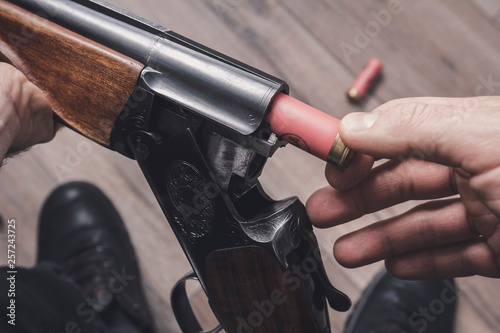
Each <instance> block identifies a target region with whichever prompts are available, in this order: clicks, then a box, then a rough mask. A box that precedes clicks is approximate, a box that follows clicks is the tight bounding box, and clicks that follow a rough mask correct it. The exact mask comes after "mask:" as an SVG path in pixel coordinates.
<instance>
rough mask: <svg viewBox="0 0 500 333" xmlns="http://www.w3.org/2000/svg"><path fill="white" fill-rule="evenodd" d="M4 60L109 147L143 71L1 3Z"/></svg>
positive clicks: (61, 113)
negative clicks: (115, 127)
mask: <svg viewBox="0 0 500 333" xmlns="http://www.w3.org/2000/svg"><path fill="white" fill-rule="evenodd" d="M0 22H2V23H1V24H0V56H1V58H2V59H3V60H4V61H7V62H9V63H11V64H12V65H14V66H15V67H17V68H18V69H19V70H20V71H22V72H23V73H24V74H25V75H26V76H27V77H28V79H29V80H30V81H31V82H33V83H34V84H36V85H37V86H38V87H39V88H40V89H41V90H42V91H44V92H45V93H46V94H47V95H48V97H49V99H50V101H51V104H52V107H53V109H54V112H55V113H56V114H57V116H58V117H59V118H60V119H61V120H62V122H63V123H64V124H65V125H67V126H68V127H71V128H73V129H74V130H76V131H77V132H79V133H81V134H83V135H84V136H86V137H88V138H90V139H92V140H93V141H96V142H97V143H99V144H101V145H104V146H106V147H109V137H110V134H111V129H112V127H113V124H114V122H115V120H116V118H117V117H118V115H119V114H120V112H121V111H122V110H123V107H124V106H125V104H126V103H127V101H128V99H129V98H130V96H131V94H132V91H133V89H134V87H135V86H136V84H137V80H138V78H139V75H140V72H141V70H142V69H143V68H144V65H143V64H141V63H139V62H137V61H135V60H133V59H131V58H128V57H126V56H124V55H122V54H119V53H117V52H115V51H113V50H111V49H109V48H107V47H105V46H103V45H100V44H97V43H95V42H93V41H91V40H89V39H87V38H85V37H82V36H80V35H78V34H75V33H73V32H71V31H69V30H67V29H65V28H63V27H61V26H59V25H57V24H55V23H52V22H50V21H48V20H46V19H43V18H41V17H39V16H37V15H35V14H33V13H30V12H28V11H26V10H24V9H21V8H19V7H17V6H15V5H13V4H11V3H9V2H6V1H3V0H2V1H0Z"/></svg>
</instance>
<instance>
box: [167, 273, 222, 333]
mask: <svg viewBox="0 0 500 333" xmlns="http://www.w3.org/2000/svg"><path fill="white" fill-rule="evenodd" d="M188 280H195V281H198V282H199V279H198V276H196V274H195V273H194V272H190V273H188V274H186V275H185V276H184V277H183V278H182V279H180V280H179V281H177V283H176V284H175V285H174V287H173V288H172V293H171V294H170V302H171V304H172V310H173V312H174V316H175V319H176V320H177V323H178V324H179V327H180V328H181V330H182V332H183V333H217V332H219V331H220V330H222V326H221V325H218V326H217V327H216V328H214V329H212V330H210V331H203V329H202V328H201V325H200V323H199V322H198V319H197V318H196V316H195V314H194V312H193V308H192V307H191V303H190V302H189V298H188V296H187V292H186V282H187V281H188Z"/></svg>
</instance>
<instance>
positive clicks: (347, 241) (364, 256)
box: [334, 199, 478, 268]
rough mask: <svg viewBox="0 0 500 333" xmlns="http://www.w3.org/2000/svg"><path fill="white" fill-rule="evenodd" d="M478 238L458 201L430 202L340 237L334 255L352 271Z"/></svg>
mask: <svg viewBox="0 0 500 333" xmlns="http://www.w3.org/2000/svg"><path fill="white" fill-rule="evenodd" d="M477 237H478V235H477V234H476V233H475V232H474V231H473V230H471V228H470V225H469V223H468V220H467V211H466V210H465V207H464V206H463V204H462V202H461V201H460V200H459V199H450V200H442V201H433V202H428V203H425V204H422V205H420V206H417V207H415V208H414V209H412V210H410V211H408V212H406V213H405V214H402V215H400V216H396V217H393V218H390V219H388V220H384V221H380V222H377V223H374V224H372V225H369V226H367V227H365V228H363V229H360V230H358V231H356V232H353V233H351V234H348V235H345V236H342V237H341V238H339V239H338V240H337V242H336V243H335V245H334V254H335V257H336V258H337V260H338V262H339V263H340V264H342V265H343V266H346V267H350V268H352V267H359V266H364V265H368V264H371V263H374V262H377V261H380V260H383V259H387V258H391V257H394V256H396V255H400V254H404V253H408V252H412V251H416V250H420V249H425V248H429V247H436V246H440V245H447V244H454V243H458V242H463V241H465V240H470V239H473V238H477Z"/></svg>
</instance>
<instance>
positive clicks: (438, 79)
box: [0, 0, 500, 333]
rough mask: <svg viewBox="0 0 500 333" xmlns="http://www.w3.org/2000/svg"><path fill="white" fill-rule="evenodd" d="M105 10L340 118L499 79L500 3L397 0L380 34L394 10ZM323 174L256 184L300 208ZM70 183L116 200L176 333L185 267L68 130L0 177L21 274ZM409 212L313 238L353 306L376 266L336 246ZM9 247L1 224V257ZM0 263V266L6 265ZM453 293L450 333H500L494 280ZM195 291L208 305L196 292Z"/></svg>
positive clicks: (270, 173) (273, 170)
mask: <svg viewBox="0 0 500 333" xmlns="http://www.w3.org/2000/svg"><path fill="white" fill-rule="evenodd" d="M110 2H112V3H113V4H115V5H117V6H120V7H122V8H125V9H127V10H129V11H131V12H133V13H135V14H137V15H139V16H143V17H145V18H148V19H150V20H152V21H154V22H157V23H159V24H162V25H164V26H167V27H169V28H171V29H173V30H175V31H176V32H178V33H181V34H183V35H185V36H187V37H190V38H192V39H194V40H197V41H198V42H201V43H203V44H206V45H208V46H210V47H212V48H215V49H217V50H219V51H221V52H224V53H226V54H228V55H231V56H233V57H235V58H237V59H239V60H241V61H243V62H246V63H248V64H251V65H253V66H255V67H257V68H260V69H262V70H264V71H267V72H269V73H271V74H274V75H276V76H278V77H280V78H283V79H285V80H286V81H288V82H289V83H290V85H291V87H292V95H293V96H295V97H297V98H299V99H301V100H303V101H305V102H307V103H310V104H312V105H314V106H315V107H317V108H320V109H322V110H324V111H326V112H328V113H330V114H332V115H334V116H336V117H343V116H344V115H345V114H347V113H349V112H353V111H370V110H371V109H373V108H374V107H376V106H378V105H380V104H381V103H383V102H386V101H389V100H391V99H394V98H400V97H410V96H449V97H461V96H474V95H475V94H476V91H477V90H478V87H480V86H481V85H482V84H483V82H485V81H488V79H489V80H493V81H494V82H499V81H500V66H499V61H498V59H499V57H500V0H420V1H411V0H401V4H402V8H401V11H400V12H399V13H397V14H392V15H391V16H390V17H385V18H384V19H385V20H386V21H385V22H382V23H384V24H383V26H381V25H380V24H376V23H374V22H377V21H376V19H375V17H374V16H373V15H374V14H375V13H378V12H380V11H382V10H388V9H391V7H390V3H393V2H394V1H392V0H391V1H389V0H378V1H375V0H358V1H348V0H308V1H304V0H162V1H158V0H141V1H137V0H112V1H110ZM396 2H397V1H396ZM386 23H387V24H386ZM377 27H379V29H376V28H377ZM365 28H367V29H372V30H369V33H370V34H371V36H372V37H369V38H368V39H367V40H364V41H363V42H364V44H366V45H362V46H363V47H362V48H359V47H358V49H357V50H356V53H353V54H352V55H351V56H350V57H346V55H345V54H344V52H343V51H342V48H341V43H346V44H349V45H351V46H355V45H356V44H355V38H356V33H357V32H356V31H357V29H363V30H364V29H365ZM346 44H343V45H344V46H345V45H346ZM358 46H359V45H358ZM372 56H376V57H379V58H380V59H382V60H383V61H384V63H385V64H386V69H385V79H384V80H383V82H381V84H380V85H379V86H378V88H377V89H376V91H375V94H374V95H372V96H370V98H368V99H367V100H366V102H365V103H364V104H363V105H361V106H353V105H350V104H348V103H347V102H346V98H345V91H346V89H347V88H348V85H349V84H350V82H351V81H352V80H353V78H354V76H355V74H356V73H357V72H358V71H359V70H360V69H361V68H362V67H363V65H364V63H365V62H366V60H367V59H368V58H369V57H372ZM490 88H491V91H488V90H487V89H486V88H481V89H480V90H481V93H483V94H490V93H491V94H497V95H498V94H500V88H499V87H498V85H497V86H494V87H490ZM290 166H293V167H290ZM323 170H324V163H323V162H321V161H318V160H316V159H315V158H312V157H310V156H307V155H306V154H303V153H302V152H300V151H298V150H296V149H295V148H294V147H287V148H284V149H281V150H280V151H279V152H278V153H277V154H276V155H275V157H274V158H272V159H271V160H270V161H269V163H268V165H267V167H266V169H265V173H264V175H263V176H262V183H263V184H264V187H265V188H266V189H267V191H268V192H269V193H270V194H271V195H272V196H273V197H275V198H283V197H286V196H290V195H297V196H299V197H300V198H301V199H302V200H304V201H305V200H306V199H307V198H308V196H309V195H310V194H311V193H312V192H313V191H314V190H316V189H317V188H320V187H322V186H325V185H326V181H325V179H324V176H323ZM69 180H87V181H90V182H92V183H94V184H96V185H98V186H100V187H101V188H102V189H103V191H105V192H106V193H107V194H108V195H109V196H110V197H111V198H112V200H113V201H114V203H115V204H116V206H117V208H118V210H119V211H120V213H121V214H122V216H123V218H124V220H125V222H126V224H127V227H128V229H129V231H130V233H131V236H132V239H133V242H134V245H135V247H136V249H137V252H138V255H139V258H140V263H141V268H142V271H143V275H144V284H145V289H146V292H147V296H148V298H149V301H150V303H151V306H152V309H153V311H154V315H155V317H156V324H157V327H158V329H159V330H158V331H159V332H180V330H179V328H178V326H177V324H176V322H175V321H174V318H173V315H172V310H171V306H170V302H169V294H170V289H171V287H172V285H173V284H174V283H175V282H176V280H177V279H178V278H180V277H181V276H182V275H183V274H184V273H185V272H187V271H188V270H189V265H188V263H187V261H186V259H185V258H184V255H183V253H182V251H181V249H180V247H179V246H178V245H177V242H176V241H175V239H174V235H173V234H172V232H171V230H170V228H169V226H168V224H167V223H166V221H165V219H164V217H163V216H162V214H161V212H160V209H159V207H158V205H157V203H156V201H155V199H154V197H153V195H152V193H151V191H150V190H149V188H148V185H147V184H146V182H145V180H144V178H143V176H142V175H141V172H140V171H139V168H138V167H137V165H136V164H135V163H134V161H131V160H127V159H126V158H124V157H121V156H119V155H118V154H115V153H113V152H110V151H106V150H104V149H103V148H101V147H99V146H97V145H95V144H92V143H90V142H89V141H87V140H86V139H84V138H83V137H80V136H78V135H77V134H75V133H73V132H71V131H69V130H63V131H61V132H60V133H59V134H58V135H57V138H56V139H55V140H54V141H53V142H51V143H49V144H45V145H43V146H40V147H35V148H34V149H32V150H31V151H30V152H29V153H27V154H25V155H24V156H22V157H20V158H16V159H14V160H11V161H9V162H8V164H7V165H6V166H5V167H3V169H2V170H1V172H0V189H1V191H0V212H1V214H2V216H3V218H4V220H5V219H7V218H15V219H16V220H17V223H18V241H17V244H18V264H19V265H23V266H30V265H33V264H34V262H35V258H36V253H35V249H36V232H37V216H38V212H39V209H40V207H41V205H42V202H43V200H44V198H45V197H46V196H47V194H48V193H49V192H50V191H51V190H52V189H53V188H54V187H55V186H57V185H58V184H61V183H63V182H67V181H69ZM333 204H334V203H333ZM413 205H415V203H414V202H412V203H406V204H402V205H400V206H397V207H394V208H391V209H388V210H386V211H383V212H379V213H376V214H372V215H370V216H365V217H363V218H361V219H359V220H358V221H355V222H353V223H350V224H347V225H343V226H339V227H336V228H334V229H330V230H317V231H316V234H317V236H318V238H319V241H320V245H321V247H322V249H323V253H324V258H325V262H326V266H327V270H328V273H329V276H330V278H331V280H332V281H333V283H334V284H335V285H336V286H337V287H338V288H340V289H342V290H343V291H345V292H346V293H347V294H348V295H350V296H351V297H352V299H353V300H356V299H357V298H358V297H359V295H360V293H361V292H362V290H363V288H364V287H365V286H366V285H367V284H368V283H369V282H370V280H371V278H372V277H373V275H374V274H375V273H376V272H377V271H378V270H379V269H380V268H381V267H382V264H381V263H377V264H374V265H371V266H368V267H364V268H360V269H351V270H349V269H345V268H343V267H341V266H340V265H339V264H338V263H337V262H336V261H335V260H334V258H333V256H332V254H331V249H332V244H333V242H334V241H335V239H337V238H338V237H339V236H340V235H343V234H345V233H346V232H348V231H351V230H354V229H356V228H359V227H361V226H364V225H366V224H368V223H371V222H374V221H377V220H379V219H382V218H387V217H389V216H392V215H394V214H397V213H401V212H403V211H405V210H407V209H408V208H409V207H412V206H413ZM5 239H6V235H5V226H4V227H3V228H2V233H1V235H0V241H1V244H3V245H1V246H2V248H3V247H5V246H6V245H5V244H6V242H5ZM4 257H6V256H0V264H5V262H6V258H4ZM458 285H459V287H460V303H459V312H458V316H457V324H456V325H457V327H456V332H457V333H468V332H477V333H479V332H480V333H483V332H486V333H487V332H500V281H499V280H493V279H487V278H481V277H471V278H462V279H459V280H458ZM192 293H193V294H194V295H196V296H199V297H200V303H202V302H203V300H202V299H201V292H200V288H199V287H196V286H194V287H193V290H192ZM199 312H200V313H201V314H202V315H203V316H205V315H206V316H208V313H209V310H208V308H207V307H203V306H201V307H200V310H199ZM346 317H347V314H345V313H342V314H341V313H336V312H333V311H332V312H331V319H332V326H333V331H334V332H341V330H342V327H343V324H344V322H345V319H346Z"/></svg>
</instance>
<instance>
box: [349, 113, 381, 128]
mask: <svg viewBox="0 0 500 333" xmlns="http://www.w3.org/2000/svg"><path fill="white" fill-rule="evenodd" d="M377 119H378V114H376V113H361V112H357V113H351V114H348V115H347V116H345V117H344V119H342V125H343V126H344V127H345V128H346V129H347V130H350V131H364V130H367V129H369V128H370V127H372V126H373V124H374V123H375V121H377Z"/></svg>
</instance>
